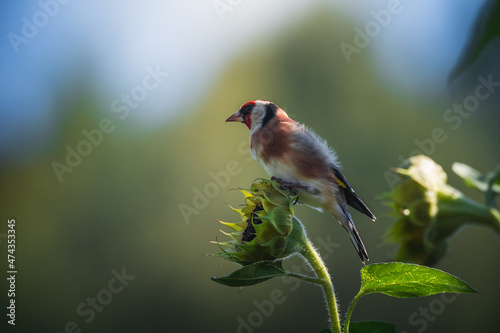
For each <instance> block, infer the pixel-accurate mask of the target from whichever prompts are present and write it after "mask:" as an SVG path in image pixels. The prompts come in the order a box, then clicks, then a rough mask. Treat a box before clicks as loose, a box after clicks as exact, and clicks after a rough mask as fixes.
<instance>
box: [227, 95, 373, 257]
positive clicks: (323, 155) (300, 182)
mask: <svg viewBox="0 0 500 333" xmlns="http://www.w3.org/2000/svg"><path fill="white" fill-rule="evenodd" d="M233 121H238V122H241V123H243V124H245V125H246V126H247V127H248V129H249V130H250V136H251V143H250V151H251V153H252V156H253V157H254V158H255V159H256V160H257V161H258V162H259V163H260V165H261V166H262V167H263V168H264V169H265V170H266V172H267V173H268V174H269V176H271V177H272V179H274V180H276V181H278V182H280V183H281V185H282V186H284V187H288V188H290V189H292V190H294V191H296V192H298V193H299V202H301V203H304V204H306V205H308V206H311V207H313V208H316V209H319V210H321V211H327V212H329V213H330V214H332V215H333V216H334V217H335V219H337V221H339V223H340V224H341V225H342V227H343V228H344V229H345V230H346V231H347V233H348V234H349V238H350V239H351V242H352V244H353V245H354V247H355V248H356V251H357V252H358V255H359V258H360V259H361V261H362V262H363V263H364V262H365V260H368V254H367V252H366V249H365V246H364V244H363V242H362V241H361V238H360V236H359V234H358V232H357V230H356V227H355V226H354V222H353V221H352V217H351V214H350V213H349V210H348V209H347V205H350V206H351V207H353V208H355V209H357V210H358V211H360V212H361V213H363V214H365V215H366V216H368V217H369V218H371V219H372V220H374V221H375V219H376V218H375V215H373V214H372V212H371V211H370V209H368V207H367V206H366V205H365V204H364V203H363V201H361V199H360V198H359V197H358V195H357V194H356V192H354V190H353V189H352V187H351V186H350V185H349V183H348V181H347V179H346V178H345V177H344V175H343V174H342V172H340V169H339V162H338V160H337V155H336V153H335V152H334V151H333V149H331V148H330V147H329V146H328V144H327V142H326V141H325V140H323V139H322V138H320V137H319V136H318V135H317V134H316V133H315V132H313V131H312V130H311V129H309V128H307V127H305V126H304V125H302V124H299V123H298V122H296V121H294V120H292V119H290V118H289V117H288V115H287V114H286V113H285V111H283V110H282V109H281V108H279V107H278V106H277V105H276V104H274V103H272V102H269V101H261V100H255V101H250V102H248V103H245V104H243V106H242V107H241V108H240V109H239V110H238V112H236V113H234V114H233V115H231V116H230V117H229V118H227V120H226V122H233Z"/></svg>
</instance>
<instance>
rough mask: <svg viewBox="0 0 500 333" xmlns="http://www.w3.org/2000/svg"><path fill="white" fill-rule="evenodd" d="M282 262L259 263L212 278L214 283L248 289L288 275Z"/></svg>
mask: <svg viewBox="0 0 500 333" xmlns="http://www.w3.org/2000/svg"><path fill="white" fill-rule="evenodd" d="M287 274H288V272H287V271H286V270H285V269H283V264H282V261H281V260H279V261H259V262H256V263H253V264H250V265H247V266H243V267H242V268H240V269H238V270H236V271H234V272H232V273H231V274H229V275H228V276H224V277H212V278H211V279H212V281H215V282H217V283H220V284H223V285H226V286H230V287H246V286H251V285H254V284H258V283H261V282H264V281H267V280H269V279H272V278H274V277H278V276H284V275H287Z"/></svg>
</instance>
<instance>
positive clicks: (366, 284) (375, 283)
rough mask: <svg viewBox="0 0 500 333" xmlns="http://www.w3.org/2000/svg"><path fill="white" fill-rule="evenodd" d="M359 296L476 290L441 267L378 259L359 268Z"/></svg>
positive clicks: (414, 295) (467, 291)
mask: <svg viewBox="0 0 500 333" xmlns="http://www.w3.org/2000/svg"><path fill="white" fill-rule="evenodd" d="M361 279H362V285H361V289H360V291H359V293H358V296H356V297H361V296H364V295H367V294H372V293H382V294H385V295H389V296H392V297H399V298H409V297H422V296H429V295H434V294H438V293H476V292H477V291H475V290H474V289H472V288H471V287H470V286H469V285H468V284H467V283H465V282H464V281H462V280H460V279H459V278H457V277H455V276H453V275H451V274H448V273H446V272H443V271H441V270H438V269H435V268H430V267H426V266H420V265H415V264H406V263H398V262H393V263H380V264H373V265H369V266H365V267H363V268H362V269H361Z"/></svg>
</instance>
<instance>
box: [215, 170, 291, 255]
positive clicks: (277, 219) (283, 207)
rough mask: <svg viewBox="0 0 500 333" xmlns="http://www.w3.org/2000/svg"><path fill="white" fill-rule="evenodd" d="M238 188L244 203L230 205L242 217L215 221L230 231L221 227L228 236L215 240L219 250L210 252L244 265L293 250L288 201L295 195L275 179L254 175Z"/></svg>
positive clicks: (289, 203)
mask: <svg viewBox="0 0 500 333" xmlns="http://www.w3.org/2000/svg"><path fill="white" fill-rule="evenodd" d="M240 191H241V192H242V193H243V194H244V196H245V205H244V207H243V208H241V209H236V208H233V207H231V208H232V209H233V210H234V211H235V212H237V213H238V214H239V215H240V217H241V219H242V221H241V222H235V223H228V222H222V221H219V222H220V223H222V224H224V225H226V226H228V227H230V228H231V229H232V230H233V232H230V233H227V232H224V231H222V232H223V233H224V234H225V235H227V236H229V237H230V238H231V239H230V240H229V241H226V242H217V244H218V245H219V246H220V248H221V250H222V251H221V252H218V253H215V254H214V255H215V256H220V257H223V258H225V259H227V260H230V261H234V262H236V263H239V264H241V265H248V264H251V263H255V262H259V261H269V260H271V261H272V260H276V259H282V258H285V257H287V256H289V255H291V254H292V253H294V252H296V246H295V244H293V243H294V242H293V239H289V238H290V237H289V236H290V234H291V233H292V230H293V223H292V217H293V209H292V204H293V202H294V201H295V199H296V197H294V196H292V195H291V193H289V191H286V190H283V189H281V187H280V184H279V183H277V182H274V181H270V180H266V179H257V180H256V181H255V182H254V183H253V184H252V186H251V187H250V188H249V189H247V190H240Z"/></svg>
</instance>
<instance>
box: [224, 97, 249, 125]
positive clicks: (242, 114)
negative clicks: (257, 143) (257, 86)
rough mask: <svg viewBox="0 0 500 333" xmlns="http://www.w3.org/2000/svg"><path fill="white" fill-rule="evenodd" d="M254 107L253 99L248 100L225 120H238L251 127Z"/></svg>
mask: <svg viewBox="0 0 500 333" xmlns="http://www.w3.org/2000/svg"><path fill="white" fill-rule="evenodd" d="M254 107H255V101H250V102H248V103H245V104H243V105H242V106H241V108H240V109H239V110H238V112H236V113H235V114H233V115H231V117H229V118H227V119H226V122H229V121H239V122H241V123H243V124H245V125H247V127H248V129H251V128H252V111H253V109H254Z"/></svg>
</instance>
